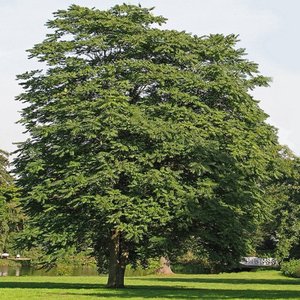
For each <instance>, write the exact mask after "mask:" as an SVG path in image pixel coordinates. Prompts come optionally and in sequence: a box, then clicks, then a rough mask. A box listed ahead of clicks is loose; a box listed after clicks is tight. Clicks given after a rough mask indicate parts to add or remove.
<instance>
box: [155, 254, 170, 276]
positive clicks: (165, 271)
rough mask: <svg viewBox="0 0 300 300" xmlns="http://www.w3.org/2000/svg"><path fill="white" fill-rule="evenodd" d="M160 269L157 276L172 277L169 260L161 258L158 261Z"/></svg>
mask: <svg viewBox="0 0 300 300" xmlns="http://www.w3.org/2000/svg"><path fill="white" fill-rule="evenodd" d="M159 262H160V268H159V269H158V270H157V274H161V275H173V274H174V273H173V271H172V270H171V264H170V260H169V259H168V258H167V257H164V256H162V257H161V258H160V260H159Z"/></svg>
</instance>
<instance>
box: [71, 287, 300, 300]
mask: <svg viewBox="0 0 300 300" xmlns="http://www.w3.org/2000/svg"><path fill="white" fill-rule="evenodd" d="M68 295H75V294H72V293H68ZM80 295H84V296H93V297H99V298H101V299H102V298H107V299H109V298H113V299H131V298H139V299H140V298H142V299H160V298H162V299H180V300H184V299H186V300H187V299H191V300H192V299H290V300H292V299H293V300H299V299H300V291H293V290H292V291H291V290H290V291H271V290H246V289H245V290H233V289H232V290H231V289H228V290H227V289H213V290H210V289H199V288H191V289H189V288H184V287H183V288H170V287H152V288H150V287H148V288H144V287H142V286H140V287H134V288H126V289H124V290H117V291H114V292H108V293H103V292H99V293H85V294H80ZM77 296H78V294H77Z"/></svg>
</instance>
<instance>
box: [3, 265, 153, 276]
mask: <svg viewBox="0 0 300 300" xmlns="http://www.w3.org/2000/svg"><path fill="white" fill-rule="evenodd" d="M152 273H153V271H149V270H143V269H137V270H133V269H130V268H128V269H126V273H125V275H126V276H145V275H148V274H152ZM62 275H66V276H97V275H98V272H97V268H96V267H86V266H81V267H78V266H76V267H73V266H61V267H55V268H52V269H51V270H45V269H36V268H33V267H30V266H0V276H62Z"/></svg>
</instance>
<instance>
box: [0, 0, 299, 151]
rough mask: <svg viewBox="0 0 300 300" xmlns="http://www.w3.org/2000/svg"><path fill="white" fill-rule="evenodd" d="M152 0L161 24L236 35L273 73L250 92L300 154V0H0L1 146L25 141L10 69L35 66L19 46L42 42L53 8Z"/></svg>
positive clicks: (264, 70) (265, 72)
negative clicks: (267, 82) (267, 81)
mask: <svg viewBox="0 0 300 300" xmlns="http://www.w3.org/2000/svg"><path fill="white" fill-rule="evenodd" d="M124 2H125V3H129V4H138V3H140V4H141V5H142V6H145V7H155V10H154V13H155V14H158V15H163V16H164V17H167V18H168V22H167V24H166V25H165V28H169V29H176V30H185V31H187V32H190V33H192V34H197V35H200V36H201V35H207V34H210V33H223V34H231V33H234V34H238V35H239V38H240V42H239V44H238V46H239V47H242V48H246V52H247V53H248V59H249V60H252V61H255V62H256V63H258V64H259V66H260V68H259V69H260V71H261V73H262V74H263V75H266V76H269V77H272V83H271V85H270V87H268V88H258V89H256V90H255V91H254V92H253V96H254V97H255V99H257V100H260V104H259V105H260V107H261V108H262V109H263V110H264V111H265V112H266V113H267V114H268V115H269V116H270V117H269V118H268V120H267V121H268V122H269V123H270V124H272V125H274V126H275V127H276V128H278V135H279V141H280V143H282V144H285V145H287V146H288V147H289V148H290V149H291V150H293V151H294V152H295V154H297V155H300V135H299V134H298V128H300V117H299V111H300V101H299V100H300V92H299V89H300V59H299V53H300V38H299V30H300V18H299V11H300V1H299V0H285V1H282V0H139V1H135V0H130V1H129V0H121V1H118V0H98V1H96V0H73V1H69V0H26V1H24V0H0V88H1V94H0V95H1V96H0V97H1V98H0V99H1V102H0V103H1V106H0V107H1V108H0V128H1V131H0V149H3V150H6V151H8V152H12V151H14V150H15V149H16V145H15V143H16V142H21V141H24V139H25V138H26V135H25V134H24V133H23V132H24V129H23V128H22V127H21V125H20V124H17V123H16V122H17V121H18V120H19V119H20V114H19V112H20V110H21V109H22V104H21V103H19V102H17V101H15V97H16V96H17V95H18V94H20V93H21V92H22V90H21V88H20V87H19V85H18V83H17V81H16V79H15V78H16V75H17V74H21V73H23V72H25V71H29V70H33V69H38V68H41V67H42V66H40V65H39V64H38V63H37V62H36V61H34V60H28V58H27V53H26V49H29V48H32V46H33V45H34V44H36V43H39V42H41V41H42V40H43V39H44V38H45V35H46V33H47V32H49V31H48V30H47V28H46V27H45V25H44V24H45V23H46V21H47V20H49V19H51V18H52V13H53V12H55V11H57V10H58V9H65V8H67V7H68V6H70V5H71V4H73V3H74V4H78V5H82V6H87V7H96V8H99V9H108V8H110V7H111V6H113V5H115V4H122V3H124Z"/></svg>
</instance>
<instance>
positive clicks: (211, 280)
mask: <svg viewBox="0 0 300 300" xmlns="http://www.w3.org/2000/svg"><path fill="white" fill-rule="evenodd" d="M139 280H147V281H156V282H157V281H160V282H165V283H166V284H167V283H168V282H178V283H193V282H194V283H223V284H234V285H236V284H268V285H300V279H299V278H289V279H247V278H241V279H231V278H185V277H173V278H172V277H165V278H162V277H156V278H149V277H148V278H139ZM299 299H300V298H299Z"/></svg>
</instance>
